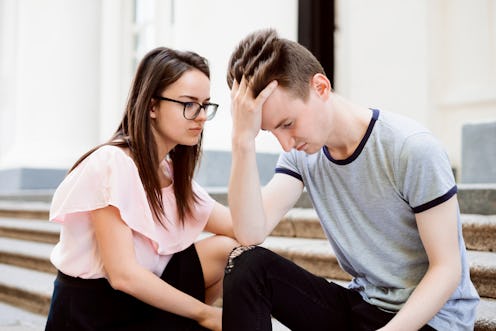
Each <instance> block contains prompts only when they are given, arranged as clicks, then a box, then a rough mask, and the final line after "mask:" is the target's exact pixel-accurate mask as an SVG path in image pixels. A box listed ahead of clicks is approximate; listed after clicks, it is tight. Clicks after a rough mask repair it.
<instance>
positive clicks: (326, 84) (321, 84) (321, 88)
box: [311, 73, 332, 97]
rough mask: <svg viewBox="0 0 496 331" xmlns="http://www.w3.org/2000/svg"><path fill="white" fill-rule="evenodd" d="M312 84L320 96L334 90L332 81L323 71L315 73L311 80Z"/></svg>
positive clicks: (324, 95)
mask: <svg viewBox="0 0 496 331" xmlns="http://www.w3.org/2000/svg"><path fill="white" fill-rule="evenodd" d="M311 86H312V88H313V89H314V90H315V92H317V94H318V95H319V96H323V97H326V96H327V95H328V94H329V93H330V92H331V90H332V88H331V82H330V81H329V79H328V78H327V77H326V75H323V74H321V73H318V74H315V75H313V77H312V80H311Z"/></svg>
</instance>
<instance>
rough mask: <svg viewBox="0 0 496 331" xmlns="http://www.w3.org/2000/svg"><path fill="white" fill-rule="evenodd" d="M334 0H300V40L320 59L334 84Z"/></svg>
mask: <svg viewBox="0 0 496 331" xmlns="http://www.w3.org/2000/svg"><path fill="white" fill-rule="evenodd" d="M334 16H335V9H334V0H299V1H298V42H299V43H300V44H302V45H303V46H305V47H306V48H308V49H309V50H310V51H311V52H312V53H313V55H315V57H316V58H317V59H318V60H319V61H320V63H321V64H322V66H323V67H324V70H325V72H326V74H327V77H328V78H329V80H330V81H331V83H332V84H334V26H335V19H334Z"/></svg>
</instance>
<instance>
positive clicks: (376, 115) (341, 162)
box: [322, 109, 379, 165]
mask: <svg viewBox="0 0 496 331" xmlns="http://www.w3.org/2000/svg"><path fill="white" fill-rule="evenodd" d="M378 118H379V110H378V109H372V118H371V120H370V123H369V126H368V128H367V131H366V132H365V135H364V136H363V138H362V141H360V144H359V145H358V147H357V148H356V149H355V151H354V152H353V154H351V155H350V157H348V158H346V159H344V160H335V159H333V157H332V156H331V154H329V151H328V150H327V147H326V146H324V147H322V151H323V152H324V154H325V156H326V157H327V159H329V161H331V162H332V163H335V164H339V165H345V164H349V163H351V162H353V161H355V159H356V158H357V157H358V155H360V153H361V152H362V150H363V148H364V147H365V144H366V143H367V140H368V139H369V137H370V135H371V134H372V129H373V128H374V125H375V122H376V121H377V119H378Z"/></svg>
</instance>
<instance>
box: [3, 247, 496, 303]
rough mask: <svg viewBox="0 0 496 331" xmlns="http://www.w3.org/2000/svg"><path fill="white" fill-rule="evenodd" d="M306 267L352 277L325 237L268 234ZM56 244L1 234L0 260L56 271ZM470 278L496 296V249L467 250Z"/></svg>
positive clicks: (280, 250)
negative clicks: (52, 259) (53, 259)
mask: <svg viewBox="0 0 496 331" xmlns="http://www.w3.org/2000/svg"><path fill="white" fill-rule="evenodd" d="M263 246H264V247H267V248H269V249H271V250H273V251H274V252H276V253H278V254H280V255H282V256H284V257H286V258H288V259H290V260H292V261H294V262H295V263H297V264H298V265H300V266H302V267H303V268H305V269H307V270H309V271H311V272H313V273H315V274H318V275H320V276H322V277H326V278H330V279H341V280H349V279H350V275H348V274H347V273H346V272H344V271H343V270H342V269H341V267H340V266H339V264H338V262H337V260H336V257H335V255H334V253H333V251H332V248H331V246H330V244H329V243H328V242H327V240H325V239H308V238H290V237H269V238H267V240H266V241H265V242H264V244H263ZM52 248H53V244H48V243H39V242H32V241H27V240H20V239H12V238H0V263H5V264H11V265H15V266H19V267H24V268H30V269H33V270H38V271H43V272H51V273H55V272H56V270H55V268H54V267H53V265H52V264H51V263H50V260H49V258H50V253H51V250H52ZM468 258H469V261H470V272H471V278H472V281H473V282H474V284H475V286H476V288H477V290H478V291H479V294H480V295H481V296H483V297H490V298H496V252H481V251H471V250H469V251H468Z"/></svg>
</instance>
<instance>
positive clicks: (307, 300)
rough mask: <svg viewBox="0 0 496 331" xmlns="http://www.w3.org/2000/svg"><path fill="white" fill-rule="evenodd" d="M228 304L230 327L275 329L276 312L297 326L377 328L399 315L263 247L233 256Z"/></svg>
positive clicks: (227, 282) (250, 330)
mask: <svg viewBox="0 0 496 331" xmlns="http://www.w3.org/2000/svg"><path fill="white" fill-rule="evenodd" d="M235 255H236V254H235ZM232 256H233V255H232ZM223 307H224V310H223V321H222V322H223V330H224V331H234V330H236V331H244V330H246V331H256V330H272V325H271V315H272V316H273V317H275V318H276V319H277V320H279V321H280V322H281V323H283V324H284V325H286V326H287V327H288V328H290V329H291V330H293V331H298V330H301V331H309V330H339V331H341V330H343V331H344V330H353V331H355V330H356V331H358V330H360V331H364V330H376V329H378V328H380V327H382V326H384V325H385V324H387V322H389V320H391V319H392V318H393V317H394V313H388V312H385V311H382V310H380V309H378V308H377V307H375V306H373V305H371V304H369V303H367V302H365V301H364V300H363V299H362V297H361V296H360V294H359V293H358V292H356V291H353V290H349V289H347V288H344V287H342V286H339V285H337V284H334V283H330V282H328V281H327V280H326V279H324V278H322V277H318V276H315V275H313V274H311V273H310V272H308V271H306V270H304V269H303V268H300V267H299V266H297V265H296V264H294V263H293V262H291V261H289V260H287V259H285V258H283V257H281V256H279V255H277V254H275V253H273V252H271V251H269V250H266V249H264V248H261V247H254V248H253V249H250V250H247V251H245V252H244V253H241V254H240V255H239V256H237V257H235V258H231V259H230V261H229V263H228V266H227V268H226V274H225V276H224V298H223ZM422 330H433V329H432V328H431V327H429V326H425V327H424V328H422Z"/></svg>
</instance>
